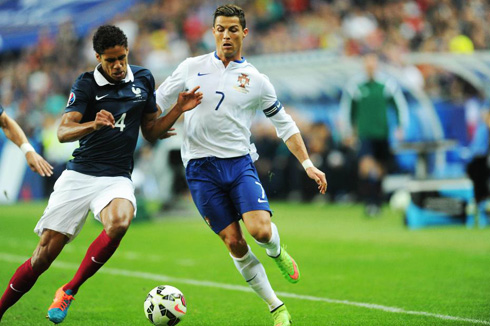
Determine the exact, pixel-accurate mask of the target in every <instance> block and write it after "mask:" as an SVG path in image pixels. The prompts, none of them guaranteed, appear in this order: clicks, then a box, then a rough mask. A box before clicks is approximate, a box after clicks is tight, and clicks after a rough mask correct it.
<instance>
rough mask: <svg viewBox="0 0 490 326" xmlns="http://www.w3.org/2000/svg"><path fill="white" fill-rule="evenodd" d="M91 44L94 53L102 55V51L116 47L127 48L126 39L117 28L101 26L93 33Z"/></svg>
mask: <svg viewBox="0 0 490 326" xmlns="http://www.w3.org/2000/svg"><path fill="white" fill-rule="evenodd" d="M92 43H93V46H94V50H95V52H97V53H98V54H104V51H105V50H107V49H109V48H113V47H115V46H117V45H120V46H124V47H125V48H128V38H127V37H126V34H124V32H123V31H122V30H121V29H120V28H119V27H117V26H113V25H102V26H100V27H99V28H97V31H95V34H94V37H93V38H92Z"/></svg>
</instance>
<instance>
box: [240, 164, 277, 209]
mask: <svg viewBox="0 0 490 326" xmlns="http://www.w3.org/2000/svg"><path fill="white" fill-rule="evenodd" d="M230 197H231V200H232V201H233V203H234V205H235V207H236V208H237V210H238V212H239V213H240V215H242V216H243V214H245V213H247V212H251V211H266V212H269V215H270V214H271V209H270V206H269V200H268V199H267V194H266V193H265V190H264V187H262V183H261V182H260V179H259V177H258V175H257V170H256V169H255V166H254V165H253V163H252V162H251V161H250V163H248V164H245V165H244V166H241V167H240V171H239V172H238V174H237V176H236V179H235V182H234V183H233V185H232V187H231V189H230Z"/></svg>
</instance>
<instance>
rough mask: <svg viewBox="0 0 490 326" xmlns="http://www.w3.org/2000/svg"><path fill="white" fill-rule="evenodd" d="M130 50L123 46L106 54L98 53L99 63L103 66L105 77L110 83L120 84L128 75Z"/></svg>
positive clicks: (118, 46)
mask: <svg viewBox="0 0 490 326" xmlns="http://www.w3.org/2000/svg"><path fill="white" fill-rule="evenodd" d="M128 53H129V50H128V49H127V48H125V47H124V46H121V45H116V46H115V47H113V48H109V49H107V50H105V51H104V53H102V54H99V53H96V54H95V56H96V57H97V61H99V62H100V64H101V66H102V71H103V74H104V77H106V78H107V80H108V81H110V82H116V83H117V82H120V81H121V80H123V79H124V78H126V74H127V73H128Z"/></svg>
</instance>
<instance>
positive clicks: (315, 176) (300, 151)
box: [286, 133, 327, 195]
mask: <svg viewBox="0 0 490 326" xmlns="http://www.w3.org/2000/svg"><path fill="white" fill-rule="evenodd" d="M286 145H287V147H288V148H289V151H290V152H291V153H293V155H294V156H295V157H296V158H297V159H298V161H299V162H300V163H302V164H303V167H304V168H305V171H306V174H307V175H308V177H309V178H310V179H312V180H315V182H316V183H317V185H318V191H319V192H320V193H321V194H322V195H324V194H325V192H326V191H327V178H326V177H325V173H323V172H322V171H320V170H319V169H317V168H316V167H315V166H314V165H313V164H312V163H311V161H310V160H309V157H308V152H307V150H306V146H305V143H304V141H303V138H302V137H301V134H299V133H298V134H294V135H292V136H291V137H289V139H288V140H286Z"/></svg>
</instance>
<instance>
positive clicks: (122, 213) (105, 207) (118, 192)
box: [90, 177, 136, 225]
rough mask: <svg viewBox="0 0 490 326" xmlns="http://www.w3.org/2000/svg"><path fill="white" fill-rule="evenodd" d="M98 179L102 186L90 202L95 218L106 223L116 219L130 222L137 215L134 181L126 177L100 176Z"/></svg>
mask: <svg viewBox="0 0 490 326" xmlns="http://www.w3.org/2000/svg"><path fill="white" fill-rule="evenodd" d="M97 181H98V182H99V184H100V187H98V190H97V193H96V196H94V198H93V200H92V201H91V203H90V209H91V210H92V212H93V213H94V217H95V219H96V220H99V221H101V222H102V224H104V225H105V224H106V223H111V222H116V221H129V222H130V221H131V220H132V219H133V217H134V216H136V197H135V196H134V185H133V182H132V181H131V180H130V179H128V178H125V177H100V178H99V179H98V180H97ZM102 212H104V214H103V215H104V220H102V217H101V215H102Z"/></svg>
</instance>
